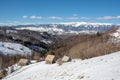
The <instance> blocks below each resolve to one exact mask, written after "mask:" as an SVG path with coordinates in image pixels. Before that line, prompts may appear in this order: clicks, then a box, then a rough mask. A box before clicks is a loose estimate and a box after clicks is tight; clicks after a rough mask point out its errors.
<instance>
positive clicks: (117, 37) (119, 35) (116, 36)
mask: <svg viewBox="0 0 120 80" xmlns="http://www.w3.org/2000/svg"><path fill="white" fill-rule="evenodd" d="M110 35H111V36H112V37H113V38H111V41H112V43H119V42H120V28H119V29H118V30H116V32H114V33H112V34H110Z"/></svg>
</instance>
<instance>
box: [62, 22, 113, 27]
mask: <svg viewBox="0 0 120 80" xmlns="http://www.w3.org/2000/svg"><path fill="white" fill-rule="evenodd" d="M60 24H64V25H66V26H67V25H72V26H74V27H79V26H81V25H94V26H95V25H96V26H97V25H112V23H91V22H68V23H60Z"/></svg>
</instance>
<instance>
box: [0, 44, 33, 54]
mask: <svg viewBox="0 0 120 80" xmlns="http://www.w3.org/2000/svg"><path fill="white" fill-rule="evenodd" d="M0 54H3V55H7V54H9V55H15V54H21V55H30V54H31V50H30V49H29V48H27V47H25V46H23V45H21V44H17V43H7V42H0Z"/></svg>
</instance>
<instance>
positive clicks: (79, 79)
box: [3, 51, 120, 80]
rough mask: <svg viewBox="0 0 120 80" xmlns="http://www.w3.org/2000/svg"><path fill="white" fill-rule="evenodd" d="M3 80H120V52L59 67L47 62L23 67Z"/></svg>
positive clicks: (76, 60)
mask: <svg viewBox="0 0 120 80" xmlns="http://www.w3.org/2000/svg"><path fill="white" fill-rule="evenodd" d="M3 80H120V51H119V52H115V53H112V54H109V55H104V56H100V57H95V58H91V59H86V60H80V59H74V60H72V61H71V62H68V63H64V64H63V65H61V66H59V65H58V64H57V63H55V64H45V61H43V62H39V63H35V64H31V65H28V66H24V67H22V68H21V69H20V70H18V71H15V72H13V73H12V74H10V75H8V76H7V77H5V78H4V79H3Z"/></svg>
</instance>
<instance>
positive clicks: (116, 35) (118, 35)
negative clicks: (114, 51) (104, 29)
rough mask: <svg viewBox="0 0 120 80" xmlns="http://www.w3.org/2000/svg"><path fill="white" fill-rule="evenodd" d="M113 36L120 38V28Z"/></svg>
mask: <svg viewBox="0 0 120 80" xmlns="http://www.w3.org/2000/svg"><path fill="white" fill-rule="evenodd" d="M111 35H112V36H114V37H116V38H120V28H119V29H118V30H116V32H115V33H113V34H111Z"/></svg>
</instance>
